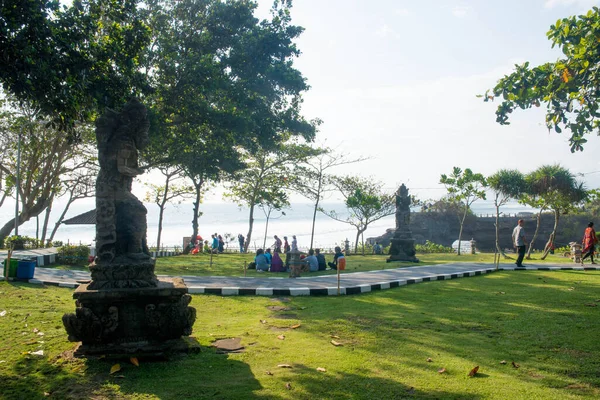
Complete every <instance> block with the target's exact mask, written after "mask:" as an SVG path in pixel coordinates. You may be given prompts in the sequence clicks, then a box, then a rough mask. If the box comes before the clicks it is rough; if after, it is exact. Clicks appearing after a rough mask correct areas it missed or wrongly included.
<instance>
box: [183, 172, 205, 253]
mask: <svg viewBox="0 0 600 400" xmlns="http://www.w3.org/2000/svg"><path fill="white" fill-rule="evenodd" d="M192 182H193V184H194V187H195V188H196V198H195V199H194V203H193V204H194V207H193V211H194V216H193V218H192V239H191V241H192V243H193V244H194V245H195V244H196V240H198V239H197V238H198V218H199V216H200V202H201V201H202V185H203V184H204V179H200V180H198V181H196V180H195V179H194V178H192ZM189 252H190V248H189V246H187V245H186V246H185V248H184V249H183V253H184V254H188V253H189Z"/></svg>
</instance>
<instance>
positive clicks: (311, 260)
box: [304, 249, 319, 272]
mask: <svg viewBox="0 0 600 400" xmlns="http://www.w3.org/2000/svg"><path fill="white" fill-rule="evenodd" d="M304 262H305V263H307V264H308V267H309V269H310V272H317V271H318V270H319V260H317V257H315V251H314V250H313V249H310V250H309V251H308V257H306V258H305V259H304Z"/></svg>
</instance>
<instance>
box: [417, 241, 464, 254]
mask: <svg viewBox="0 0 600 400" xmlns="http://www.w3.org/2000/svg"><path fill="white" fill-rule="evenodd" d="M415 249H416V250H417V253H423V254H439V253H454V250H453V249H452V247H446V246H444V245H441V244H437V243H433V242H431V241H429V240H426V241H425V244H416V245H415Z"/></svg>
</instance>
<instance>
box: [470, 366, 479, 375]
mask: <svg viewBox="0 0 600 400" xmlns="http://www.w3.org/2000/svg"><path fill="white" fill-rule="evenodd" d="M477 371H479V365H478V366H476V367H475V368H473V369H472V370H471V371H469V376H475V374H477Z"/></svg>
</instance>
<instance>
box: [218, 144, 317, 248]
mask: <svg viewBox="0 0 600 400" xmlns="http://www.w3.org/2000/svg"><path fill="white" fill-rule="evenodd" d="M318 152H319V150H315V149H314V148H312V147H310V146H308V145H305V144H297V143H294V142H286V143H284V144H281V145H279V146H277V148H276V149H274V150H272V151H267V150H259V151H257V152H255V153H254V154H252V155H250V154H247V155H246V157H245V159H244V161H245V163H246V168H244V169H243V170H240V171H239V172H238V173H236V174H234V175H233V179H232V180H231V181H230V183H229V184H228V193H227V194H226V196H227V197H229V198H231V199H233V200H234V201H236V202H237V203H238V204H239V205H240V206H246V207H248V208H249V216H248V233H247V234H246V244H245V248H244V251H247V250H248V246H249V244H250V240H251V239H252V231H253V227H254V207H256V206H258V205H261V204H271V205H285V204H286V203H288V199H287V193H286V191H287V190H289V184H290V182H291V181H290V180H289V179H290V177H292V176H294V175H295V173H294V166H296V165H298V164H300V163H303V162H305V161H306V160H307V159H308V158H309V157H311V156H313V155H314V154H316V153H318Z"/></svg>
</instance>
